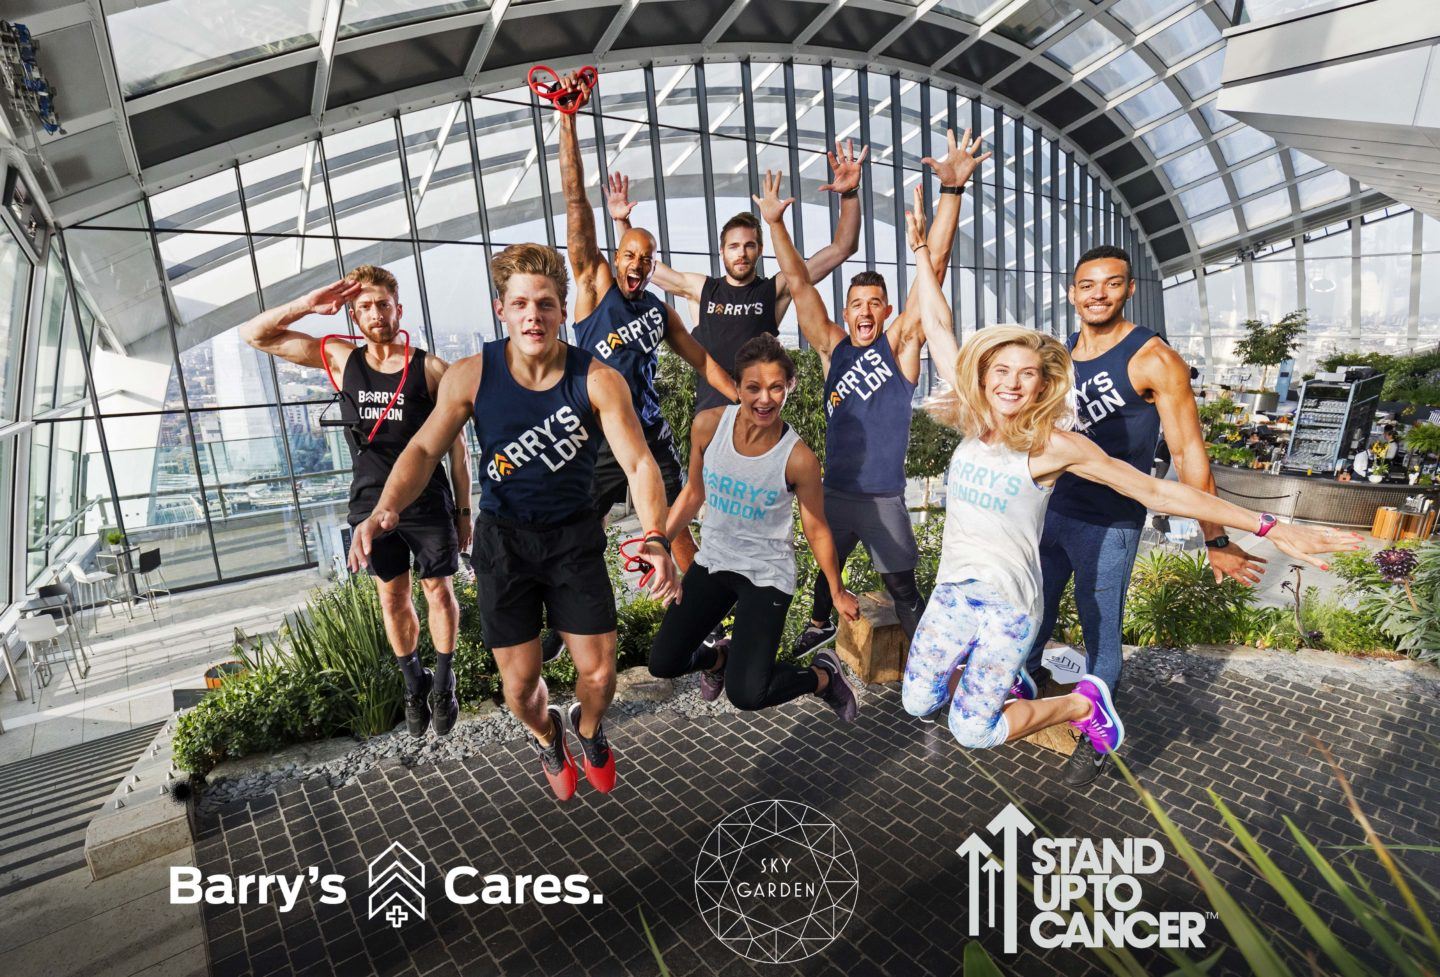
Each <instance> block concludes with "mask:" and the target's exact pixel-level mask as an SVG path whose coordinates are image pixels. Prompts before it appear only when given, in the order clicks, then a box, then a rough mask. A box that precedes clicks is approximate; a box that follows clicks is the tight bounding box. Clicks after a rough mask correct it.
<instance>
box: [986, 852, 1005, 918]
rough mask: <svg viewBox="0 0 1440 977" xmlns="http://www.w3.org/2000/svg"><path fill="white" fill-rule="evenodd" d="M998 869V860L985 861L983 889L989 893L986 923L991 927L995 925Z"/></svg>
mask: <svg viewBox="0 0 1440 977" xmlns="http://www.w3.org/2000/svg"><path fill="white" fill-rule="evenodd" d="M1000 870H1001V869H1000V863H999V862H994V861H991V862H986V863H985V876H986V878H985V891H987V892H988V893H990V914H989V915H988V916H987V917H986V920H987V925H989V926H990V927H991V928H992V929H993V928H994V927H995V875H996V873H997V872H999V871H1000Z"/></svg>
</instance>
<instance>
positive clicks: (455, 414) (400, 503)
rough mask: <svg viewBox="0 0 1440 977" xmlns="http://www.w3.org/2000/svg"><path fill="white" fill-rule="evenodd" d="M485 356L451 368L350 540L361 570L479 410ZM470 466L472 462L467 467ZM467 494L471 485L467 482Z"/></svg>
mask: <svg viewBox="0 0 1440 977" xmlns="http://www.w3.org/2000/svg"><path fill="white" fill-rule="evenodd" d="M481 362H482V361H481V358H480V356H479V355H476V356H467V357H466V358H465V359H463V360H460V361H459V362H457V363H455V364H454V365H453V366H451V367H450V368H449V369H448V370H446V371H445V377H444V379H442V380H441V381H440V390H439V392H438V393H437V394H436V397H435V410H433V411H432V412H431V413H430V416H429V418H427V419H426V421H425V423H424V424H423V425H421V427H420V430H419V431H417V432H415V436H414V437H413V438H411V439H410V443H409V444H407V445H406V446H405V450H404V451H402V452H401V453H400V457H399V458H398V459H397V460H396V462H395V467H394V468H392V469H390V477H389V478H387V479H385V488H384V489H382V490H381V492H380V500H379V501H378V502H376V503H375V508H374V509H373V510H372V511H371V513H370V516H369V518H367V519H365V521H363V522H361V523H360V524H359V525H357V526H356V527H355V533H354V536H353V538H352V541H351V544H350V568H351V569H352V570H359V569H360V568H361V567H363V566H365V565H366V564H367V563H368V561H369V559H370V544H371V543H372V542H373V541H374V539H375V537H376V536H379V535H380V534H381V533H384V532H387V531H389V530H391V529H394V528H395V526H396V524H398V523H399V521H400V513H401V512H403V511H404V510H405V509H406V508H407V507H408V506H409V505H410V503H412V502H414V501H415V500H416V499H418V498H419V497H420V493H421V492H422V491H424V489H425V483H426V482H428V481H429V480H430V473H431V472H433V471H435V466H436V465H438V464H440V459H441V458H443V457H444V456H445V455H446V454H447V453H449V452H450V451H452V450H453V449H454V446H455V439H456V438H457V437H459V436H461V432H462V431H463V430H464V428H465V422H466V421H468V420H469V419H470V416H471V414H472V413H473V412H474V409H475V391H476V390H477V389H479V386H480V371H481ZM467 470H468V465H467ZM466 492H467V495H468V492H469V484H468V480H467V484H466Z"/></svg>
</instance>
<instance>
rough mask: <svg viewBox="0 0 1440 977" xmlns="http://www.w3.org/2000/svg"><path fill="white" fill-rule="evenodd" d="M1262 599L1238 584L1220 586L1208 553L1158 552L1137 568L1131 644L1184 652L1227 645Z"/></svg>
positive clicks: (1130, 607)
mask: <svg viewBox="0 0 1440 977" xmlns="http://www.w3.org/2000/svg"><path fill="white" fill-rule="evenodd" d="M1255 601H1256V597H1255V594H1254V592H1253V591H1251V590H1250V589H1249V588H1248V587H1244V586H1241V585H1240V584H1238V583H1236V582H1235V581H1233V580H1228V579H1227V580H1226V581H1225V582H1224V583H1222V584H1219V585H1217V584H1216V583H1215V578H1214V576H1213V574H1212V573H1211V571H1210V564H1209V562H1208V561H1207V560H1206V558H1205V554H1203V553H1176V552H1172V551H1169V550H1152V551H1151V552H1149V553H1147V554H1146V555H1145V556H1144V557H1142V558H1141V559H1140V560H1138V561H1136V563H1135V570H1134V572H1133V573H1132V574H1131V577H1130V591H1129V594H1128V595H1127V598H1126V601H1125V622H1124V628H1123V630H1124V638H1125V641H1126V642H1128V643H1130V644H1135V645H1148V646H1152V647H1160V648H1183V647H1185V646H1187V645H1192V644H1224V643H1226V642H1229V641H1230V640H1231V639H1232V637H1233V636H1234V635H1235V633H1236V632H1237V631H1239V630H1241V629H1242V627H1243V625H1244V623H1245V618H1244V613H1245V610H1244V609H1245V608H1246V607H1248V606H1250V605H1252V604H1254V603H1255Z"/></svg>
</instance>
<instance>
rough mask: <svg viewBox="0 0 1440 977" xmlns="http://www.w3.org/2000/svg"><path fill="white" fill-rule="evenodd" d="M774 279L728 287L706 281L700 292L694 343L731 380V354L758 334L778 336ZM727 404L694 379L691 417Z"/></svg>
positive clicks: (725, 283) (721, 281)
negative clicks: (693, 404)
mask: <svg viewBox="0 0 1440 977" xmlns="http://www.w3.org/2000/svg"><path fill="white" fill-rule="evenodd" d="M776 294H777V292H776V287H775V279H773V278H765V277H764V276H761V275H756V276H755V277H754V278H752V279H750V281H749V282H747V283H746V284H744V285H731V284H730V280H729V279H728V278H724V277H720V278H707V279H705V284H704V285H702V286H701V288H700V318H699V320H698V321H697V322H696V323H695V331H694V336H695V341H696V342H697V343H699V344H700V345H701V346H702V347H703V348H704V350H705V352H707V353H709V354H710V358H711V359H713V360H714V361H715V362H716V363H719V364H720V365H721V366H722V367H723V368H724V369H725V370H726V371H728V372H729V374H730V376H731V377H734V376H735V354H736V353H738V352H740V347H741V346H744V345H745V344H746V343H747V342H749V341H750V340H752V339H754V338H755V337H756V336H758V335H760V334H761V333H766V332H768V333H769V334H770V335H772V336H778V335H780V324H779V323H778V322H777V321H776V320H775V298H776ZM729 405H730V401H728V400H726V399H725V397H724V396H723V395H722V394H721V393H720V391H718V390H716V389H715V388H714V387H712V386H710V383H709V382H708V381H707V380H706V379H705V378H704V377H703V376H700V375H699V374H696V376H695V413H697V414H698V413H700V412H701V411H702V410H709V409H710V408H711V407H728V406H729Z"/></svg>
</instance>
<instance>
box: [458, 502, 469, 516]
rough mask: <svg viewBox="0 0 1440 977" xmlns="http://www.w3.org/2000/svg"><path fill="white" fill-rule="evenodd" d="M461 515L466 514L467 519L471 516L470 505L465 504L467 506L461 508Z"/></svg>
mask: <svg viewBox="0 0 1440 977" xmlns="http://www.w3.org/2000/svg"><path fill="white" fill-rule="evenodd" d="M460 515H462V516H464V517H465V518H466V519H469V518H470V507H469V506H468V505H467V506H465V508H463V509H461V510H460Z"/></svg>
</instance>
